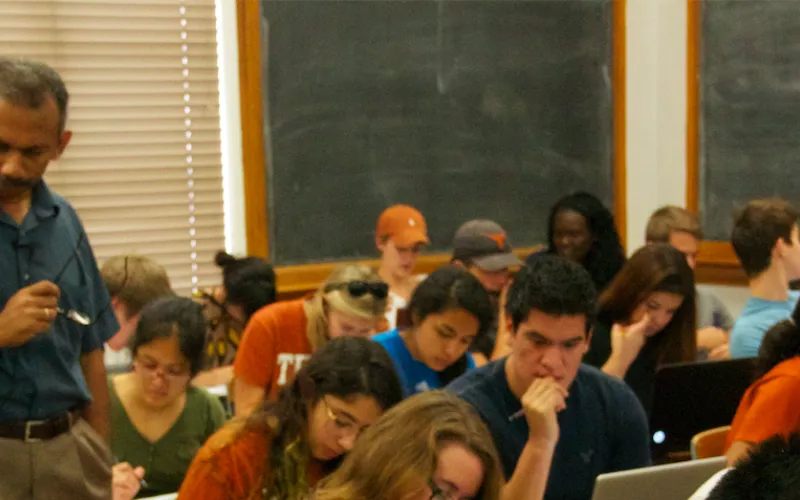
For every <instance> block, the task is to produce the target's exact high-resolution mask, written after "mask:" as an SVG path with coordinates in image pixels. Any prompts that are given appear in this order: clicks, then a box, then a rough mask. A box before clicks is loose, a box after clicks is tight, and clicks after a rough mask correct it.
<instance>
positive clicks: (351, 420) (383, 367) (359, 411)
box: [178, 338, 403, 500]
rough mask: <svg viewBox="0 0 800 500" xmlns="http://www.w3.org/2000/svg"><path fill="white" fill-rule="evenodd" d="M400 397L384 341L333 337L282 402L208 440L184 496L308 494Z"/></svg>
mask: <svg viewBox="0 0 800 500" xmlns="http://www.w3.org/2000/svg"><path fill="white" fill-rule="evenodd" d="M402 397H403V391H402V389H401V387H400V382H399V381H398V380H397V375H395V373H394V368H393V367H392V360H391V359H389V356H388V355H387V354H386V352H385V351H384V350H383V349H382V348H381V347H380V346H379V345H378V344H376V343H374V342H372V341H371V340H367V339H362V338H338V339H332V340H331V341H330V342H328V343H327V344H326V345H325V346H324V347H322V348H321V349H320V350H319V351H317V352H316V353H315V354H314V355H313V356H312V357H311V360H310V361H308V363H306V364H305V365H303V367H302V368H301V369H300V371H298V372H297V375H296V376H295V378H294V379H293V380H292V381H291V382H290V383H289V384H288V385H287V386H286V387H284V388H283V389H282V390H281V392H280V395H279V397H278V400H277V401H267V402H266V403H265V404H264V405H263V406H262V407H261V408H260V409H259V410H258V411H256V412H255V413H253V414H252V415H250V417H249V418H247V419H235V420H234V421H232V422H230V423H229V424H228V425H226V426H225V427H224V428H223V429H221V430H220V431H219V432H217V434H215V435H214V436H212V437H211V439H209V440H208V442H207V443H206V444H205V445H204V446H203V448H202V449H201V450H200V451H199V452H198V453H197V456H196V457H195V459H194V461H193V462H192V466H191V467H190V469H189V472H188V473H187V475H186V479H185V480H184V482H183V486H182V487H181V490H180V493H179V495H178V498H181V499H184V498H185V499H188V500H221V499H242V500H244V499H252V498H281V499H303V498H305V497H306V495H307V494H308V493H309V490H310V489H311V488H313V487H314V486H315V485H316V483H317V482H318V481H319V480H320V479H322V477H323V476H324V475H325V474H327V473H329V472H331V470H333V469H335V467H336V466H337V465H338V460H337V459H339V458H340V457H341V456H342V455H343V454H345V453H347V452H348V451H350V449H351V448H352V447H353V444H354V443H355V442H356V440H357V439H358V438H359V436H360V435H361V434H362V432H363V431H364V429H366V428H367V427H369V426H370V425H371V424H372V423H373V422H375V421H376V420H377V419H378V417H379V416H380V415H381V413H383V412H384V411H386V410H388V409H389V408H390V407H392V406H393V405H394V404H396V403H397V402H399V401H400V400H401V399H402Z"/></svg>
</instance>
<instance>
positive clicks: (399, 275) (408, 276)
mask: <svg viewBox="0 0 800 500" xmlns="http://www.w3.org/2000/svg"><path fill="white" fill-rule="evenodd" d="M428 243H430V240H429V239H428V225H427V224H426V223H425V218H424V217H422V214H421V213H420V212H419V210H417V209H416V208H414V207H411V206H409V205H393V206H391V207H389V208H387V209H386V210H384V211H383V213H382V214H381V215H380V217H379V218H378V227H377V230H376V231H375V244H376V246H377V247H378V250H380V252H381V264H380V267H379V269H378V275H379V276H380V277H381V279H382V280H383V281H385V282H386V283H387V284H388V285H389V304H388V307H387V310H386V321H387V322H388V323H389V329H392V328H394V327H395V326H396V324H397V311H398V310H399V309H403V308H404V307H406V305H407V304H408V300H409V299H410V298H411V294H412V293H413V292H414V289H415V288H416V287H417V284H418V283H419V282H420V277H419V276H415V275H414V274H413V272H414V266H415V265H416V263H417V259H418V258H419V254H420V251H421V250H422V246H423V245H427V244H428Z"/></svg>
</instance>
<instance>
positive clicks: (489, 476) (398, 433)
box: [311, 390, 503, 500]
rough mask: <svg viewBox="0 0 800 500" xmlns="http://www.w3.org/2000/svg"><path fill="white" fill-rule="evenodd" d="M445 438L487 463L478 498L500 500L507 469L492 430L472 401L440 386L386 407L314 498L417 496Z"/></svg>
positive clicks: (394, 498)
mask: <svg viewBox="0 0 800 500" xmlns="http://www.w3.org/2000/svg"><path fill="white" fill-rule="evenodd" d="M445 441H455V442H457V443H460V444H461V445H463V446H465V447H466V448H467V449H469V450H470V451H471V452H472V453H474V454H475V455H476V456H477V457H478V458H479V459H480V461H481V463H482V464H483V484H482V486H481V489H480V491H479V492H478V494H477V495H476V496H475V499H476V500H499V499H500V489H501V487H502V484H503V474H502V470H501V467H500V461H499V459H498V457H497V450H496V449H495V446H494V441H493V440H492V436H491V434H490V433H489V429H487V427H486V425H485V424H484V423H483V421H482V420H481V419H480V417H479V416H478V414H477V413H476V412H475V410H474V409H473V408H472V407H471V406H470V405H469V403H467V402H465V401H463V400H461V399H460V398H458V397H457V396H455V395H453V394H450V393H448V392H445V391H442V390H438V391H428V392H425V393H422V394H417V395H416V396H414V397H412V398H409V399H406V400H405V401H403V402H402V403H400V404H399V405H397V406H395V407H394V408H392V409H391V410H389V411H388V412H386V414H384V415H383V416H382V417H381V418H380V419H379V420H378V422H376V423H375V424H374V425H372V426H371V427H369V428H368V429H367V430H366V431H365V432H364V435H363V436H362V437H361V438H360V439H359V440H358V441H357V442H356V445H355V447H354V448H353V450H352V451H351V452H350V453H349V454H348V455H347V457H346V458H345V460H344V462H343V463H342V466H341V467H339V469H338V470H337V471H336V472H334V473H333V474H332V475H330V476H328V477H327V478H326V479H324V480H322V481H321V482H320V485H319V487H318V489H317V491H316V493H315V494H314V495H313V496H312V497H311V498H312V499H313V500H374V499H381V500H407V499H409V498H417V497H419V495H420V493H421V492H422V491H423V490H424V489H425V488H426V487H427V484H428V479H430V478H431V477H433V475H434V473H435V471H436V467H437V462H438V454H439V448H440V447H441V445H442V443H443V442H445Z"/></svg>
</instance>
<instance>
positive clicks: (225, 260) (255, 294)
mask: <svg viewBox="0 0 800 500" xmlns="http://www.w3.org/2000/svg"><path fill="white" fill-rule="evenodd" d="M214 263H215V264H216V265H217V266H218V267H219V268H221V269H222V286H223V288H225V300H226V302H229V303H231V304H234V305H237V306H241V308H242V309H243V310H244V313H245V316H246V317H247V319H248V320H249V319H250V317H251V316H252V315H253V314H255V312H256V311H258V310H259V309H261V308H262V307H264V306H266V305H269V304H272V303H273V302H275V299H276V284H275V269H273V267H272V265H271V264H270V263H269V262H267V261H266V260H264V259H261V258H259V257H243V258H236V257H234V256H233V255H230V254H228V253H226V252H223V251H220V252H217V255H216V256H215V257H214Z"/></svg>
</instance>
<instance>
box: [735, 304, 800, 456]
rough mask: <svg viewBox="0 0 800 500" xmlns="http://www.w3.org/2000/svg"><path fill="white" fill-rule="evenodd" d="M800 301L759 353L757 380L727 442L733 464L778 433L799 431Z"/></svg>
mask: <svg viewBox="0 0 800 500" xmlns="http://www.w3.org/2000/svg"><path fill="white" fill-rule="evenodd" d="M798 325H800V304H798V305H797V307H795V310H794V313H793V314H792V316H791V318H789V319H785V320H783V321H781V322H779V323H777V324H776V325H774V326H773V327H772V328H770V329H769V331H767V334H766V335H764V341H763V342H762V343H761V349H760V350H759V352H758V362H757V363H758V372H759V374H760V376H759V378H758V380H756V381H755V382H753V384H752V385H751V386H750V387H749V388H748V389H747V391H746V392H745V393H744V396H742V400H741V402H740V403H739V408H738V409H737V410H736V416H734V417H733V424H731V430H730V432H729V433H728V439H727V442H726V444H725V450H726V456H727V457H728V464H729V465H734V464H736V462H737V461H739V460H740V459H741V458H742V457H744V456H746V455H747V454H748V453H749V452H750V451H751V450H752V449H753V448H754V447H755V446H756V445H757V444H758V443H760V442H761V441H764V440H765V439H767V438H768V437H770V436H773V435H775V434H782V435H784V436H787V435H789V434H791V433H793V432H798V431H800V327H798Z"/></svg>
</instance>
